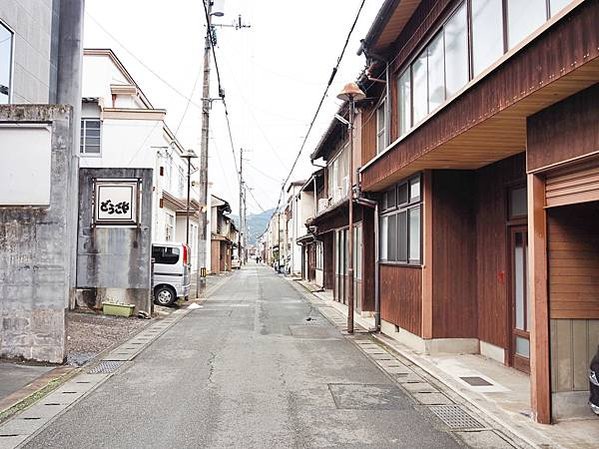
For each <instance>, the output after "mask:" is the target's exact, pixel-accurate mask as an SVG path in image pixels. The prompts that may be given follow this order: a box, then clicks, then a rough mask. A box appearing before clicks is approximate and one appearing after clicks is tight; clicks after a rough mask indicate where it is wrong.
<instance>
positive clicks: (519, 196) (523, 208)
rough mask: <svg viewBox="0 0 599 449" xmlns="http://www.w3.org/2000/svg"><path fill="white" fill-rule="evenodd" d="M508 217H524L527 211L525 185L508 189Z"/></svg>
mask: <svg viewBox="0 0 599 449" xmlns="http://www.w3.org/2000/svg"><path fill="white" fill-rule="evenodd" d="M509 213H510V216H509V218H511V219H512V218H522V217H526V215H527V213H528V202H527V198H526V186H523V187H517V188H514V189H510V192H509Z"/></svg>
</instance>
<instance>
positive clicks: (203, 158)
mask: <svg viewBox="0 0 599 449" xmlns="http://www.w3.org/2000/svg"><path fill="white" fill-rule="evenodd" d="M202 1H206V2H207V8H208V14H207V19H206V20H207V21H208V23H207V24H206V25H207V28H206V39H205V44H204V84H203V89H202V140H201V147H200V217H199V223H198V224H199V226H198V228H199V229H198V268H199V270H198V271H197V272H196V297H197V298H199V297H200V292H201V291H203V290H204V288H205V287H206V253H207V249H206V245H207V244H208V229H207V228H208V139H209V130H210V106H211V100H210V51H211V50H212V1H211V0H202Z"/></svg>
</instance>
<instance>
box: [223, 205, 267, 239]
mask: <svg viewBox="0 0 599 449" xmlns="http://www.w3.org/2000/svg"><path fill="white" fill-rule="evenodd" d="M274 211H275V209H274V208H273V209H269V210H266V211H264V212H261V213H259V214H248V216H247V226H248V244H250V245H254V244H255V243H257V240H258V237H260V236H261V235H262V233H263V232H264V230H265V229H266V227H267V226H268V221H269V220H270V217H272V214H273V212H274ZM231 218H233V220H234V221H235V225H236V226H238V225H239V217H238V216H236V215H231Z"/></svg>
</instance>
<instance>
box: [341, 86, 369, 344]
mask: <svg viewBox="0 0 599 449" xmlns="http://www.w3.org/2000/svg"><path fill="white" fill-rule="evenodd" d="M337 98H339V99H340V100H343V101H347V102H348V104H349V125H348V134H349V206H348V208H349V211H348V215H349V220H348V221H349V223H348V226H349V231H348V235H349V242H348V250H349V251H348V252H349V256H348V259H349V260H348V261H347V282H348V284H349V285H348V287H349V288H348V294H347V333H348V334H353V333H354V113H355V110H354V109H355V105H356V101H360V100H363V99H364V98H366V95H365V94H364V92H362V90H361V89H360V88H359V87H358V85H357V84H356V83H349V84H346V85H345V87H344V88H343V90H342V91H341V92H340V93H339V94H338V95H337Z"/></svg>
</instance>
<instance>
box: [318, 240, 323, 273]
mask: <svg viewBox="0 0 599 449" xmlns="http://www.w3.org/2000/svg"><path fill="white" fill-rule="evenodd" d="M323 259H324V254H323V249H322V242H318V243H317V244H316V269H317V270H322V265H323V264H322V262H323Z"/></svg>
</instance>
